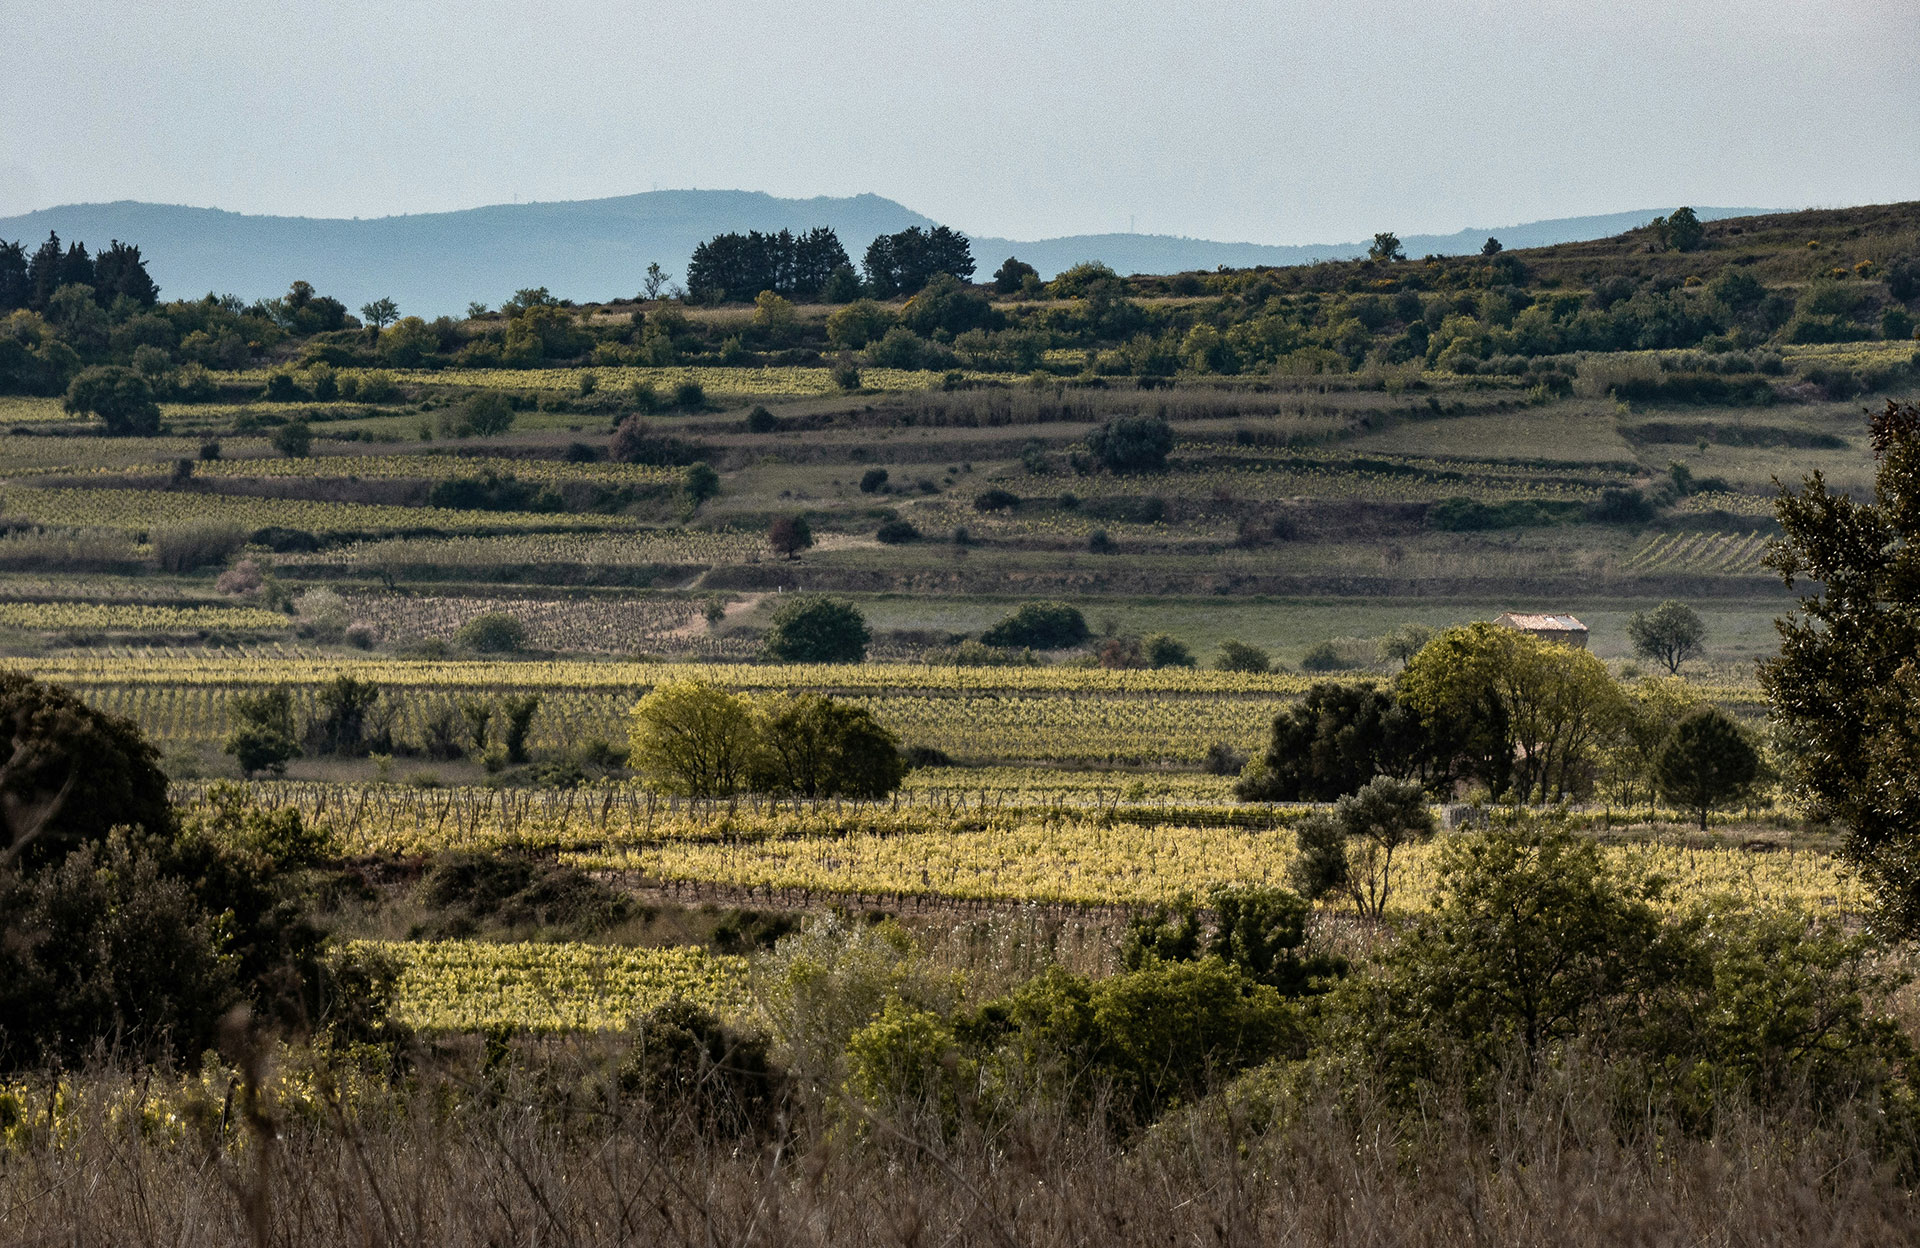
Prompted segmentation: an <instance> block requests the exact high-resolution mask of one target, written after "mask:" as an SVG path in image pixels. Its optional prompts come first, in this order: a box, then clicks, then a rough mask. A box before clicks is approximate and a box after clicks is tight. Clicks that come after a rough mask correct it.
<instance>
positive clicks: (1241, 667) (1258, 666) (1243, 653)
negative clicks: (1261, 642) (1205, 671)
mask: <svg viewBox="0 0 1920 1248" xmlns="http://www.w3.org/2000/svg"><path fill="white" fill-rule="evenodd" d="M1213 666H1214V667H1215V669H1216V670H1219V671H1222V672H1253V673H1256V674H1258V673H1264V672H1270V671H1272V670H1273V656H1272V655H1270V654H1268V653H1267V652H1266V651H1265V650H1262V649H1261V648H1260V647H1259V646H1250V645H1247V644H1246V643H1245V642H1241V641H1233V640H1231V639H1229V640H1227V641H1223V642H1221V643H1220V656H1219V657H1218V658H1216V659H1215V660H1214V661H1213Z"/></svg>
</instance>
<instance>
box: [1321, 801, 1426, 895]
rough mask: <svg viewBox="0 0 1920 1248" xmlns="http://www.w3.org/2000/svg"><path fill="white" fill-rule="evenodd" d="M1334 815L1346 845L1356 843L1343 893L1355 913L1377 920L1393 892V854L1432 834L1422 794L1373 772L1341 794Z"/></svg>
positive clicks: (1350, 858)
mask: <svg viewBox="0 0 1920 1248" xmlns="http://www.w3.org/2000/svg"><path fill="white" fill-rule="evenodd" d="M1334 818H1335V819H1336V820H1338V821H1339V824H1340V831H1341V832H1342V834H1344V835H1345V837H1346V839H1347V841H1348V843H1349V844H1350V845H1351V844H1353V843H1355V842H1357V843H1358V844H1359V847H1360V849H1359V854H1358V856H1357V860H1356V859H1355V858H1354V857H1353V856H1352V855H1351V854H1350V855H1349V863H1350V865H1349V867H1348V871H1347V895H1348V896H1350V897H1352V898H1353V904H1354V905H1355V907H1357V908H1358V909H1359V911H1360V913H1362V914H1371V915H1373V916H1374V917H1375V918H1379V917H1381V916H1382V915H1384V914H1386V912H1387V900H1388V898H1389V897H1391V896H1392V893H1393V856H1394V854H1395V853H1396V852H1397V851H1398V850H1399V849H1401V848H1402V847H1403V846H1406V845H1411V844H1415V843H1417V842H1420V841H1424V840H1428V839H1429V838H1431V837H1432V836H1433V833H1434V821H1433V812H1432V811H1431V810H1428V809H1427V795H1426V793H1425V792H1424V791H1423V790H1422V789H1421V788H1420V786H1419V785H1417V784H1414V783H1412V782H1410V781H1406V780H1395V779H1393V778H1392V777H1391V776H1378V777H1376V778H1374V779H1373V780H1370V781H1368V782H1367V784H1366V785H1365V786H1364V787H1363V788H1361V789H1360V791H1359V792H1357V793H1349V794H1347V796H1345V797H1343V798H1341V799H1340V802H1339V804H1338V805H1337V806H1336V807H1335V808H1334Z"/></svg>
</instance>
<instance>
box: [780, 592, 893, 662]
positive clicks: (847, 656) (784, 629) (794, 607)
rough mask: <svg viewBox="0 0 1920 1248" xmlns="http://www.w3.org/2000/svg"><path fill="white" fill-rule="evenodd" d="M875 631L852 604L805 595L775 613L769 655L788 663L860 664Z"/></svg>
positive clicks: (789, 600)
mask: <svg viewBox="0 0 1920 1248" xmlns="http://www.w3.org/2000/svg"><path fill="white" fill-rule="evenodd" d="M872 637H873V634H872V630H870V629H869V628H868V627H867V620H866V617H865V616H863V615H861V614H860V610H859V608H857V607H855V606H854V605H853V604H852V603H850V602H841V601H838V600H836V599H833V598H818V597H813V596H811V595H803V596H799V597H794V598H790V599H788V600H787V601H786V602H784V603H782V604H781V606H780V608H779V610H777V611H775V612H774V615H773V625H772V627H771V628H770V629H769V630H768V631H767V638H766V646H767V653H768V654H770V655H772V656H773V657H774V658H776V659H779V660H781V661H782V662H785V663H859V662H862V661H863V660H865V659H866V657H867V644H868V642H870V641H871V640H872Z"/></svg>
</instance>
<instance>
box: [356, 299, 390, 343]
mask: <svg viewBox="0 0 1920 1248" xmlns="http://www.w3.org/2000/svg"><path fill="white" fill-rule="evenodd" d="M399 318H400V305H399V304H397V303H395V302H394V301H393V300H392V299H389V298H386V297H384V296H383V297H382V298H379V299H375V300H374V301H373V302H372V303H363V304H361V305H360V319H361V320H363V321H365V322H366V323H367V328H368V330H370V331H371V337H373V338H374V339H376V340H377V339H378V338H379V337H380V331H381V330H383V329H385V328H386V327H387V326H389V325H391V324H393V323H394V321H396V320H398V319H399Z"/></svg>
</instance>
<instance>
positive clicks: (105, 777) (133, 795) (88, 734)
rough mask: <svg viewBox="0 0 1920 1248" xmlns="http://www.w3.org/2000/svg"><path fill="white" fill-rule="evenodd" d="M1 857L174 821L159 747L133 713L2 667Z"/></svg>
mask: <svg viewBox="0 0 1920 1248" xmlns="http://www.w3.org/2000/svg"><path fill="white" fill-rule="evenodd" d="M0 742H4V744H3V745H0V867H6V866H9V865H13V866H24V865H31V864H32V863H35V862H49V861H55V860H57V859H58V857H59V856H61V855H64V854H65V853H66V852H67V851H68V850H70V849H73V848H74V847H76V846H78V845H82V844H86V843H89V842H99V841H104V840H105V839H106V837H107V833H108V831H109V830H111V829H112V828H114V827H116V826H126V827H132V828H134V829H137V830H138V831H141V832H144V833H148V834H153V835H160V834H162V833H165V832H167V831H169V830H171V829H172V827H173V822H174V820H173V809H172V807H171V806H169V805H168V803H167V778H166V776H165V774H164V773H162V772H161V770H160V767H159V755H158V753H157V752H156V751H155V750H154V748H153V747H152V746H151V745H149V744H148V743H147V741H146V739H145V738H144V737H142V736H141V735H140V730H139V729H138V728H137V727H135V726H134V724H133V722H132V721H131V720H127V719H122V718H121V717H120V716H118V715H109V714H107V713H105V712H104V711H96V710H94V709H93V708H91V707H89V706H87V705H86V704H85V703H84V702H82V701H80V699H79V698H77V697H75V696H74V695H73V694H72V693H71V692H69V691H68V690H66V689H63V688H61V687H60V686H58V685H49V684H43V683H41V682H40V681H37V680H33V679H31V678H30V677H27V676H22V675H20V674H19V673H17V672H0Z"/></svg>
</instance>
